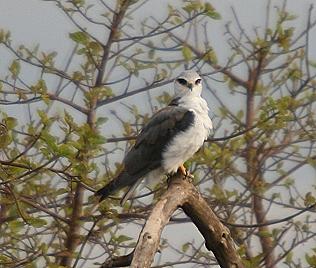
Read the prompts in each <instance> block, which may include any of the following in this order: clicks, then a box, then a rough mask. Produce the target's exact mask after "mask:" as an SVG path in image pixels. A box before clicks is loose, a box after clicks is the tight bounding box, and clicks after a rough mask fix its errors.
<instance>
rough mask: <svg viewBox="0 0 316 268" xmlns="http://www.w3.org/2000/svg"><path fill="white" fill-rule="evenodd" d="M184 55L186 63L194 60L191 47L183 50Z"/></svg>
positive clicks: (185, 47)
mask: <svg viewBox="0 0 316 268" xmlns="http://www.w3.org/2000/svg"><path fill="white" fill-rule="evenodd" d="M182 55H183V57H184V59H185V60H186V61H189V60H191V59H192V51H191V49H190V48H189V47H187V46H184V47H183V48H182Z"/></svg>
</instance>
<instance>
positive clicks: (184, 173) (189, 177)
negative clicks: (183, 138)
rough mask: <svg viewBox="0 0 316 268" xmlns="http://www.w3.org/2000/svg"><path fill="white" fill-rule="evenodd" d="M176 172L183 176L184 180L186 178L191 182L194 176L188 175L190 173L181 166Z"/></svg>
mask: <svg viewBox="0 0 316 268" xmlns="http://www.w3.org/2000/svg"><path fill="white" fill-rule="evenodd" d="M178 172H180V173H181V174H183V175H184V177H185V178H186V179H187V178H188V179H190V180H192V179H193V178H194V176H193V175H192V174H190V172H189V171H188V170H187V169H186V168H185V167H184V165H183V164H182V165H181V166H179V168H178Z"/></svg>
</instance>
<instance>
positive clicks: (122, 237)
mask: <svg viewBox="0 0 316 268" xmlns="http://www.w3.org/2000/svg"><path fill="white" fill-rule="evenodd" d="M132 239H133V238H131V237H129V236H126V235H120V236H119V237H117V238H116V239H115V240H116V241H117V242H118V243H123V242H126V241H129V240H132Z"/></svg>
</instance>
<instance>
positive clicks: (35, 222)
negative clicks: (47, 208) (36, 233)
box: [27, 218, 47, 228]
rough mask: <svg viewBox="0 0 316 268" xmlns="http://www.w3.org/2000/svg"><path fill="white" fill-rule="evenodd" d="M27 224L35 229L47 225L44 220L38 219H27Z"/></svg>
mask: <svg viewBox="0 0 316 268" xmlns="http://www.w3.org/2000/svg"><path fill="white" fill-rule="evenodd" d="M27 222H28V223H29V224H30V225H32V226H33V227H35V228H40V227H43V226H45V225H46V224H47V221H46V220H44V219H40V218H28V219H27Z"/></svg>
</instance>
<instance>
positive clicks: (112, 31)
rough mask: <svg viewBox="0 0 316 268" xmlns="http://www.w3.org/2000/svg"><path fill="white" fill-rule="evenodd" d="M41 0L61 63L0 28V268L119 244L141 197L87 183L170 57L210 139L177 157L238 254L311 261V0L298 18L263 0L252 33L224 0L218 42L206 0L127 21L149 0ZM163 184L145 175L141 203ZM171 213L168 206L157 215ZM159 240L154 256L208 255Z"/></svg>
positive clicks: (72, 261)
mask: <svg viewBox="0 0 316 268" xmlns="http://www.w3.org/2000/svg"><path fill="white" fill-rule="evenodd" d="M49 2H54V3H55V4H56V5H57V7H58V12H62V13H63V14H65V15H66V16H67V18H68V19H69V21H70V22H71V23H72V24H73V25H74V30H73V31H71V32H70V33H69V35H68V37H69V41H70V42H71V44H72V45H73V53H69V55H68V56H67V59H68V62H67V64H66V66H63V65H62V64H60V63H58V62H60V61H59V60H58V59H59V57H61V56H60V52H55V51H44V50H42V49H41V48H40V46H34V47H26V46H25V45H19V44H16V43H15V42H14V39H13V38H12V37H11V34H10V32H9V31H8V30H7V29H1V30H0V44H1V50H0V51H1V53H3V54H6V53H10V62H9V64H8V66H7V73H6V74H1V76H0V81H1V83H0V96H1V97H0V112H1V114H0V119H1V120H2V121H1V123H0V150H1V156H0V164H1V165H0V169H1V172H0V173H1V176H0V192H1V195H0V209H1V210H0V223H1V230H0V232H1V238H0V248H1V250H0V252H1V253H0V266H4V267H18V266H21V267H41V266H42V267H44V266H45V267H79V265H83V267H92V265H93V263H96V262H99V263H101V262H103V261H104V260H105V259H106V258H108V257H111V256H113V255H119V254H123V253H124V252H125V250H126V249H128V251H131V249H133V247H134V246H135V242H136V237H137V234H136V233H135V230H136V229H137V225H138V224H139V223H143V220H144V218H146V215H147V214H148V211H149V210H150V205H149V201H148V200H147V201H143V200H144V199H142V198H139V199H136V200H133V201H132V206H131V205H130V204H127V205H126V206H124V207H123V208H121V207H120V206H119V202H118V199H116V198H113V199H107V200H106V201H105V202H102V203H101V204H100V205H97V200H95V198H94V197H93V192H94V191H95V189H98V188H100V187H101V186H102V185H104V184H105V183H106V182H108V181H109V180H111V179H112V178H113V176H115V174H117V172H118V171H119V170H120V168H121V165H120V162H121V161H120V160H121V158H122V156H123V154H124V151H125V150H127V149H128V148H129V146H130V144H131V143H133V139H134V137H135V136H136V135H137V133H138V132H139V130H140V128H141V127H142V125H143V124H144V122H146V121H147V120H148V118H149V116H150V115H151V114H152V113H153V112H154V111H155V110H156V109H157V107H160V106H164V105H166V104H167V103H168V102H169V101H170V94H172V92H170V91H168V93H167V92H163V90H166V88H165V87H164V86H166V85H168V87H169V88H170V87H171V82H172V81H173V79H174V77H175V76H176V75H177V74H178V73H179V72H180V71H181V70H182V69H183V66H186V67H188V68H191V67H193V68H195V69H198V71H199V72H200V73H201V75H202V76H203V77H204V85H203V86H204V90H205V93H207V94H206V96H207V97H206V98H207V101H208V102H209V104H212V105H213V106H212V111H213V112H214V113H215V114H217V116H216V117H214V137H216V138H210V140H209V141H208V142H206V143H205V146H204V148H203V149H202V150H200V151H199V152H198V153H197V154H196V155H195V156H194V157H193V158H192V159H190V160H189V161H188V162H187V163H186V165H187V166H188V167H189V168H190V170H191V172H192V173H193V174H194V175H195V183H196V184H197V185H198V186H199V187H200V189H201V191H202V192H203V193H204V196H205V198H206V199H207V200H208V202H209V204H210V205H211V206H212V208H213V209H214V211H215V212H216V213H217V215H218V216H219V217H220V218H221V219H222V221H223V222H225V223H226V224H227V226H228V227H229V228H230V231H231V233H232V235H233V237H234V239H235V241H236V243H237V244H238V246H239V253H240V255H241V256H242V258H243V260H244V264H245V267H270V268H273V267H281V265H284V267H306V266H307V265H309V266H310V267H315V263H316V261H315V249H312V248H311V245H313V244H315V235H316V233H315V232H316V230H315V209H314V206H315V200H316V195H315V190H316V189H315V188H316V186H315V181H312V180H311V179H309V178H308V176H310V174H311V173H312V172H314V169H315V164H316V154H315V153H316V151H315V138H316V133H315V129H316V127H315V100H316V93H315V90H314V88H315V84H316V80H315V76H316V71H315V64H314V61H313V60H312V59H311V58H310V54H309V48H310V47H312V46H311V41H310V40H309V35H310V31H311V30H312V28H313V27H314V25H315V23H314V22H312V21H311V19H310V17H311V12H312V9H310V13H309V18H308V23H307V26H306V27H305V28H304V29H303V30H301V29H299V28H296V23H297V21H299V20H300V18H299V17H298V18H296V17H295V16H294V15H295V14H290V13H289V12H288V11H287V10H286V6H285V5H283V6H281V7H278V8H277V9H276V11H275V10H274V9H272V8H270V9H269V8H267V10H268V14H267V17H266V21H267V23H266V25H265V26H264V27H262V26H260V28H259V29H260V30H256V31H255V32H254V33H253V31H252V29H247V28H246V29H244V28H242V26H241V23H240V21H239V20H238V14H235V11H234V10H233V11H232V12H233V13H234V15H235V21H234V23H232V24H227V25H226V35H225V38H226V39H225V41H226V42H224V40H222V41H221V42H223V43H225V46H227V47H228V53H229V54H225V55H224V56H223V55H221V53H220V51H216V46H215V44H213V43H214V41H213V39H212V38H210V37H209V36H208V31H211V29H212V28H211V25H212V27H214V26H213V25H215V23H216V20H219V19H222V20H227V19H225V17H224V16H223V15H224V14H222V15H220V14H219V13H218V12H217V11H216V9H215V7H213V6H212V5H211V4H210V3H208V2H207V3H203V1H195V0H194V1H193V0H192V1H181V2H180V3H175V4H174V6H172V5H169V6H166V7H164V8H165V9H164V10H165V14H164V17H163V18H160V19H158V18H155V17H148V18H144V19H142V20H141V21H140V20H135V18H143V17H144V16H143V13H144V12H146V11H144V10H146V8H147V9H148V5H150V4H151V1H127V0H117V1H114V0H113V1H104V0H101V1H98V0H93V1H85V0H72V1H62V0H51V1H49ZM268 3H269V2H267V4H268ZM270 13H271V14H270ZM221 17H222V18H221ZM270 18H274V20H271V19H270ZM94 28H95V29H97V28H98V29H100V30H99V31H92V30H91V29H94ZM105 36H106V38H105ZM196 44H199V45H196ZM221 46H223V44H221ZM216 52H217V53H216ZM30 77H31V78H30ZM212 79H214V81H213V80H212ZM159 88H160V89H161V91H159V92H158V95H159V96H158V97H157V94H155V92H154V90H155V91H157V90H158V89H159ZM215 88H218V90H215ZM146 94H148V95H146ZM147 96H149V99H150V101H149V102H148V101H147V100H148V99H147ZM154 96H156V98H155V97H154ZM133 97H136V98H137V101H136V104H138V105H140V104H142V105H140V107H139V108H138V106H136V105H133V103H134V102H135V98H133ZM121 102H122V103H124V104H121ZM143 103H149V105H150V107H149V106H148V105H147V106H144V105H143ZM7 107H11V108H13V109H10V110H7ZM148 108H151V109H148ZM14 109H16V111H15V110H14ZM118 131H119V134H118ZM229 133H230V134H229ZM118 157H119V158H118ZM306 174H307V175H306ZM164 189H165V183H164V182H161V183H159V184H158V185H157V186H156V188H155V192H154V193H153V194H152V195H151V196H153V197H154V200H153V201H150V202H155V200H157V199H158V198H159V196H160V195H161V193H162V192H163V191H164ZM279 211H280V212H279ZM296 212H299V213H300V216H299V215H298V214H297V213H296ZM289 215H290V216H289ZM291 215H294V216H293V217H291ZM288 216H289V217H288ZM296 216H297V217H296ZM186 221H187V219H186V218H184V217H183V214H182V213H179V215H177V217H176V218H175V219H174V222H171V223H172V224H176V223H177V224H181V223H182V222H186ZM276 223H279V224H278V225H274V224H276ZM131 225H132V226H133V229H132V230H133V235H132V234H131V233H132V232H130V231H129V230H130V228H131V227H130V226H131ZM178 228H179V229H178V230H182V228H188V232H186V233H190V232H191V231H192V230H191V229H189V227H187V225H185V227H183V226H179V227H178ZM192 232H193V231H192ZM173 242H174V241H173V237H166V238H165V239H164V240H163V241H162V242H161V243H162V246H161V250H162V254H165V252H169V253H170V252H172V253H175V254H177V255H178V257H177V258H176V259H170V260H167V262H165V263H164V261H165V260H163V261H162V262H161V263H160V264H161V265H164V266H172V265H174V266H176V265H177V264H183V265H186V266H185V267H189V266H193V265H195V266H194V267H197V265H200V267H205V266H208V265H210V264H213V265H216V262H215V260H214V257H213V256H212V254H211V253H210V252H208V251H207V250H206V249H205V248H204V247H203V242H202V241H200V240H199V239H198V238H194V237H188V239H187V240H186V242H184V243H183V245H182V246H173ZM302 245H304V254H305V255H302V254H299V250H297V249H298V248H299V247H301V246H302ZM169 255H170V254H169ZM163 256H165V255H163ZM167 256H168V254H167ZM157 262H158V261H157ZM282 267H283V266H282Z"/></svg>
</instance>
